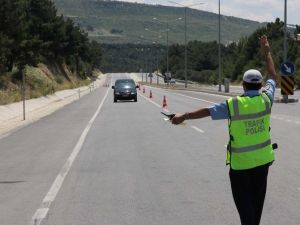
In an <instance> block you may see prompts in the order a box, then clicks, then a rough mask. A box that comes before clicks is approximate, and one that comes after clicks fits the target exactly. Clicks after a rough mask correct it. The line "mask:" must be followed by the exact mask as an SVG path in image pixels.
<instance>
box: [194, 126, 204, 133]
mask: <svg viewBox="0 0 300 225" xmlns="http://www.w3.org/2000/svg"><path fill="white" fill-rule="evenodd" d="M191 128H193V129H194V130H196V131H198V132H200V133H202V134H203V133H204V131H203V130H201V129H200V128H198V127H196V126H191Z"/></svg>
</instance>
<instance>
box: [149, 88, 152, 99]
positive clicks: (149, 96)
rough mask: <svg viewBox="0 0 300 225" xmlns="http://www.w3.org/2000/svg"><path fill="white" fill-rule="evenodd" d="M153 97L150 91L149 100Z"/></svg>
mask: <svg viewBox="0 0 300 225" xmlns="http://www.w3.org/2000/svg"><path fill="white" fill-rule="evenodd" d="M152 97H153V96H152V91H151V90H150V96H149V98H152Z"/></svg>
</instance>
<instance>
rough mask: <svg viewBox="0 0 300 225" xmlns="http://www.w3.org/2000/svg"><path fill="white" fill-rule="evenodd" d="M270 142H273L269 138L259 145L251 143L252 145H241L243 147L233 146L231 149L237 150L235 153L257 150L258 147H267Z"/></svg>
mask: <svg viewBox="0 0 300 225" xmlns="http://www.w3.org/2000/svg"><path fill="white" fill-rule="evenodd" d="M270 144H271V140H270V139H269V140H267V141H266V142H263V143H260V144H257V145H251V146H247V147H241V148H235V147H231V151H232V152H235V153H243V152H249V151H255V150H257V149H260V148H264V147H267V146H268V145H270Z"/></svg>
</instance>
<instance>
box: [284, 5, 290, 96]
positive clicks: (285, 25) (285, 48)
mask: <svg viewBox="0 0 300 225" xmlns="http://www.w3.org/2000/svg"><path fill="white" fill-rule="evenodd" d="M286 60H287V0H284V41H283V61H284V62H285V61H286ZM282 98H283V100H284V101H285V102H288V98H289V96H288V95H283V96H282Z"/></svg>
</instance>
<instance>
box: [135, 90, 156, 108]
mask: <svg viewBox="0 0 300 225" xmlns="http://www.w3.org/2000/svg"><path fill="white" fill-rule="evenodd" d="M138 94H139V96H141V97H143V98H144V99H146V100H147V101H149V102H151V103H152V104H153V105H155V106H157V107H158V108H162V107H161V106H160V105H159V104H157V103H156V102H154V101H152V100H151V99H149V98H146V97H145V96H144V95H141V94H140V93H138Z"/></svg>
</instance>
